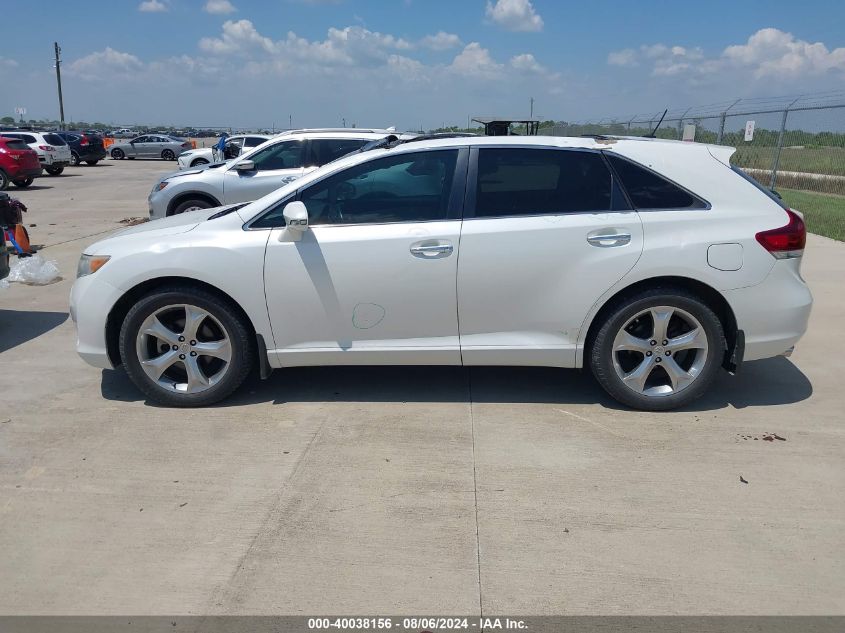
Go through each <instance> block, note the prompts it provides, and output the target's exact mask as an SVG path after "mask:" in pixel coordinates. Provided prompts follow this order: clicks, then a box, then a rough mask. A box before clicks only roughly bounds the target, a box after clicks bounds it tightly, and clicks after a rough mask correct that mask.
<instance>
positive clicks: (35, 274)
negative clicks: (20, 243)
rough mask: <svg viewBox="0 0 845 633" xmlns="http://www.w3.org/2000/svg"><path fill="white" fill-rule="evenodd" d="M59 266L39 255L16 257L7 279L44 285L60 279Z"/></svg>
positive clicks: (33, 284)
mask: <svg viewBox="0 0 845 633" xmlns="http://www.w3.org/2000/svg"><path fill="white" fill-rule="evenodd" d="M61 278H62V277H61V275H60V274H59V267H58V266H57V265H56V262H55V261H53V260H45V259H44V258H43V257H41V255H33V256H32V257H18V259H17V261H16V262H15V263H14V264H12V270H11V271H10V272H9V277H8V279H9V281H15V282H17V283H19V284H28V285H30V286H46V285H47V284H52V283H54V282H56V281H59V280H60V279H61Z"/></svg>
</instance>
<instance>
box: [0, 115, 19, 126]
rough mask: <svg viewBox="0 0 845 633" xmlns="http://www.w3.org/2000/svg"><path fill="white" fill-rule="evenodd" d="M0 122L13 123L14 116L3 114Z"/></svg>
mask: <svg viewBox="0 0 845 633" xmlns="http://www.w3.org/2000/svg"><path fill="white" fill-rule="evenodd" d="M0 123H3V124H5V125H13V124H14V123H15V117H11V116H4V117H3V118H2V119H0Z"/></svg>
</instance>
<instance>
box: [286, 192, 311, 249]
mask: <svg viewBox="0 0 845 633" xmlns="http://www.w3.org/2000/svg"><path fill="white" fill-rule="evenodd" d="M282 215H283V216H284V218H285V231H284V232H283V233H282V235H284V234H285V233H287V234H288V237H289V239H292V240H293V241H295V242H296V241H299V240H300V239H301V238H302V234H303V233H304V232H305V231H307V230H308V209H306V208H305V203H303V202H299V201H295V202H288V203H287V204H286V205H285V209H284V211H282Z"/></svg>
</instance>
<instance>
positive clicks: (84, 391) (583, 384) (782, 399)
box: [0, 160, 845, 615]
mask: <svg viewBox="0 0 845 633" xmlns="http://www.w3.org/2000/svg"><path fill="white" fill-rule="evenodd" d="M172 168H173V163H162V162H160V161H122V162H119V161H110V160H107V161H105V162H104V163H102V164H101V166H98V167H93V168H91V167H80V168H69V169H68V170H67V171H66V174H67V176H62V177H59V178H51V177H44V178H42V179H40V180H39V181H37V185H38V187H39V188H38V189H35V190H32V191H15V190H13V191H12V192H11V193H12V195H14V196H17V197H20V198H21V199H22V200H23V201H24V202H25V204H27V205H28V206H29V207H30V212H29V213H28V214H27V217H26V221H27V223H28V224H31V223H35V224H36V225H37V226H36V227H34V228H31V229H30V231H31V233H32V237H33V241H34V242H35V243H43V244H46V245H47V246H48V248H46V249H45V251H44V252H43V255H44V256H45V257H47V258H50V259H55V260H56V261H57V262H58V264H59V267H60V269H61V270H62V273H63V276H64V279H63V281H61V282H59V283H57V284H53V285H51V286H46V287H28V286H21V285H18V284H13V285H12V286H11V287H10V288H8V289H5V290H0V367H2V371H0V393H2V398H3V411H2V413H0V569H2V570H4V573H2V574H0V614H136V615H140V614H211V613H220V614H245V613H261V614H300V615H308V614H325V613H348V614H368V615H375V614H397V613H428V614H447V613H449V614H456V613H461V614H478V613H479V612H480V611H483V613H484V614H485V615H488V614H490V615H493V614H505V613H507V614H526V615H538V614H676V613H682V614H834V613H842V612H843V610H845V574H843V571H842V570H843V569H845V536H843V535H845V529H844V528H845V506H844V505H843V503H842V499H843V484H845V465H844V464H845V460H843V454H845V450H843V449H845V432H843V419H845V414H843V405H845V395H843V391H842V379H841V376H842V375H843V371H845V366H844V365H845V363H844V362H843V358H845V338H843V336H842V335H841V334H842V323H843V320H845V296H843V293H842V280H843V279H845V245H843V244H841V243H837V242H833V241H831V240H827V239H824V238H818V237H813V236H811V238H810V239H809V242H808V249H807V254H806V256H805V261H804V273H805V276H806V277H807V279H808V280H809V283H810V285H811V288H812V290H813V292H814V295H815V298H816V305H815V309H814V312H813V316H812V320H811V324H810V331H809V333H808V334H807V336H806V337H805V338H804V339H803V340H802V341H801V342H800V343H799V345H798V347H797V349H796V352H795V354H794V356H793V357H792V358H791V359H784V358H779V359H773V360H769V361H760V362H755V363H749V364H747V365H746V366H745V367H744V368H743V371H742V373H741V374H740V375H738V376H736V377H730V376H727V375H722V376H721V377H720V378H719V380H718V383H717V384H716V385H715V386H714V388H713V389H712V390H711V392H710V393H709V394H708V395H707V396H706V397H705V398H703V399H702V400H700V401H698V402H696V403H695V405H694V406H693V407H691V408H689V409H687V410H683V411H677V412H670V413H662V414H648V413H639V412H632V411H627V410H624V409H621V408H619V407H617V406H616V405H615V404H614V403H613V402H611V401H610V400H609V399H608V398H607V397H606V396H604V395H603V393H602V392H601V391H600V389H599V388H598V386H597V385H596V384H595V383H594V382H593V380H592V379H591V378H590V377H589V376H588V375H586V374H583V373H580V372H574V371H563V370H553V369H536V368H527V369H508V368H477V369H473V370H463V369H459V368H436V367H434V368H432V367H408V368H355V367H353V368H304V369H290V370H284V371H278V372H276V373H275V374H274V375H273V376H272V378H271V379H270V380H268V381H266V382H259V381H252V382H250V383H249V384H248V385H246V387H245V388H244V389H242V390H241V391H240V392H239V393H238V394H236V395H235V397H234V398H232V399H230V400H229V401H226V402H224V403H223V404H222V405H221V406H218V407H215V408H210V409H204V410H171V409H164V408H159V407H155V406H150V405H148V404H146V403H145V402H144V401H143V400H142V399H141V398H140V396H139V393H138V392H137V391H136V390H135V389H134V388H133V387H132V385H131V383H130V382H129V381H128V379H127V378H126V377H125V376H124V375H123V374H122V373H121V372H111V371H107V372H102V371H99V370H96V369H93V368H91V367H88V366H87V365H85V364H83V363H82V361H80V360H79V359H78V358H77V356H76V353H75V351H74V347H73V346H74V331H73V324H72V323H71V322H70V320H69V318H68V317H67V296H68V293H69V290H70V285H71V283H72V278H73V276H74V272H75V266H76V260H77V258H78V256H79V253H80V252H81V251H82V249H83V248H84V247H85V246H86V245H87V244H89V243H90V242H92V241H94V240H95V239H97V235H98V234H100V233H102V232H107V231H110V230H114V229H117V228H119V227H120V224H119V223H118V222H119V220H121V219H123V218H125V217H129V216H143V215H145V214H146V206H145V204H146V194H147V193H148V191H149V189H150V187H151V186H152V184H153V182H154V180H155V178H156V177H157V176H158V175H159V174H160V173H162V172H164V171H167V170H168V169H172ZM768 433H773V434H777V435H778V436H780V437H783V438H785V441H781V440H773V441H766V440H765V439H763V438H764V436H765V435H766V434H768ZM755 438H756V439H755ZM740 476H742V477H743V478H744V479H745V480H746V481H748V483H747V484H744V483H742V482H740V479H739V478H740Z"/></svg>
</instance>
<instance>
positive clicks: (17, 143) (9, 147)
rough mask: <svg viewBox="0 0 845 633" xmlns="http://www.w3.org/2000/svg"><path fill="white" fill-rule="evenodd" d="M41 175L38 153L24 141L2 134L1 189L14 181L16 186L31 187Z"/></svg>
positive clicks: (0, 146) (0, 153)
mask: <svg viewBox="0 0 845 633" xmlns="http://www.w3.org/2000/svg"><path fill="white" fill-rule="evenodd" d="M40 175H41V163H39V162H38V154H36V153H35V151H34V150H31V149H29V146H28V145H27V144H26V143H24V142H23V141H21V140H19V139H16V138H4V137H3V136H0V191H3V189H5V188H6V187H8V186H9V183H10V182H11V183H13V184H14V185H15V186H16V187H29V186H30V185H31V184H32V181H33V180H34V179H35V178H36V177H38V176H40Z"/></svg>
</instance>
